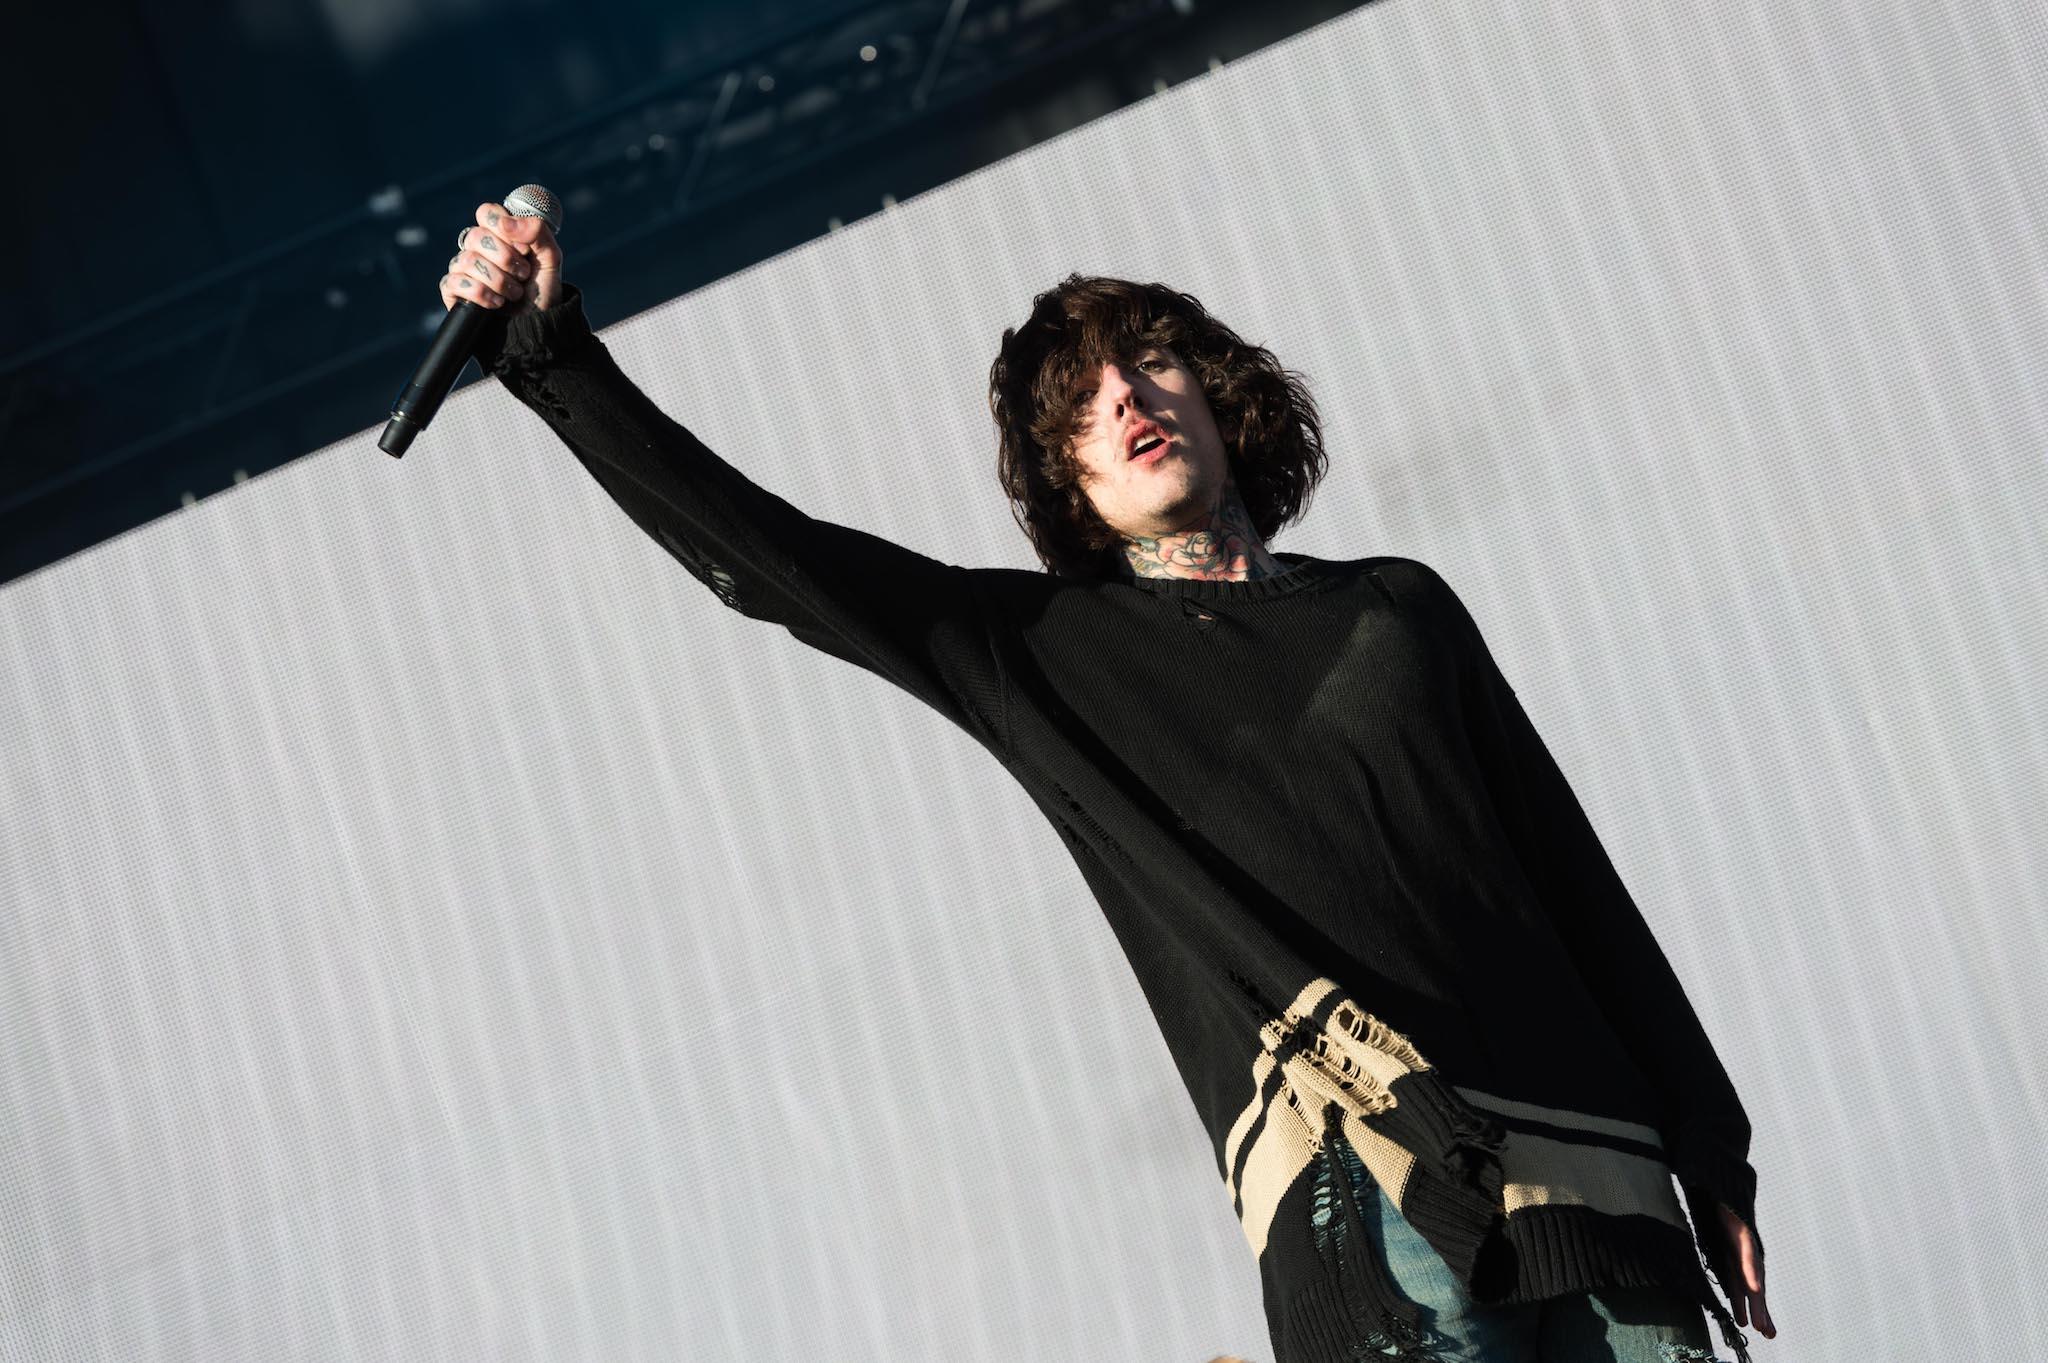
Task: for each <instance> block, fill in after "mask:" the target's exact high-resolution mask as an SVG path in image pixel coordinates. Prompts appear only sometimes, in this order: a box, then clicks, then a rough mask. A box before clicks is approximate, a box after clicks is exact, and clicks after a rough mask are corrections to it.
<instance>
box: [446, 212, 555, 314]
mask: <svg viewBox="0 0 2048 1363" xmlns="http://www.w3.org/2000/svg"><path fill="white" fill-rule="evenodd" d="M561 296H562V248H561V247H560V246H558V245H556V244H555V233H554V229H553V228H551V227H549V226H548V225H547V223H546V222H545V221H543V220H542V219H540V218H522V217H518V216H515V215H514V214H511V213H507V212H506V211H505V206H504V205H503V204H494V203H485V204H478V205H477V210H476V225H475V226H473V227H465V228H463V229H462V249H461V250H459V251H457V252H456V253H455V258H454V259H452V260H450V261H449V262H448V273H447V274H445V275H443V276H441V306H442V307H444V308H452V307H454V306H455V305H456V304H457V303H458V302H460V301H462V300H463V299H465V298H466V299H468V300H469V301H470V302H472V303H475V304H477V305H479V306H480V307H486V308H505V309H506V310H508V311H510V312H523V311H525V310H526V308H528V307H529V306H531V307H536V308H539V309H541V310H542V311H543V312H545V311H546V310H547V309H549V308H551V307H553V306H554V305H555V302H556V300H557V299H559V298H560V297H561Z"/></svg>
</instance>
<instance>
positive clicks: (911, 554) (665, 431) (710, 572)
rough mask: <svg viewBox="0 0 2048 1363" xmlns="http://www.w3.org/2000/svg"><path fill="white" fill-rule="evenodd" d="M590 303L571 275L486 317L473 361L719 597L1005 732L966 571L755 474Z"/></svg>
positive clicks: (981, 732) (983, 623) (990, 732)
mask: <svg viewBox="0 0 2048 1363" xmlns="http://www.w3.org/2000/svg"><path fill="white" fill-rule="evenodd" d="M583 302H584V299H583V294H582V291H581V290H580V289H578V288H577V287H576V286H575V285H573V284H569V285H566V286H565V288H564V292H563V296H562V298H561V299H560V300H559V301H558V302H557V303H556V304H555V306H553V307H551V308H549V309H547V310H546V311H545V312H543V311H539V310H535V309H528V310H526V311H524V312H519V313H515V314H512V315H511V316H509V317H503V318H493V319H492V321H491V323H490V324H489V325H488V326H486V327H485V329H484V332H483V335H482V337H481V338H480V340H479V342H478V344H477V348H476V355H477V359H478V361H479V363H481V364H482V365H483V366H484V368H485V370H486V371H487V372H489V373H491V374H494V375H496V376H497V378H498V380H499V382H500V383H502V384H503V385H504V386H505V387H506V388H507V389H509V390H510V391H511V392H512V394H513V395H514V396H515V397H517V398H518V399H519V401H520V402H521V403H523V404H525V406H526V407H527V408H529V409H530V410H532V411H533V412H534V413H535V414H536V415H538V416H539V417H540V418H541V419H542V420H543V421H545V422H546V423H547V424H548V426H549V427H550V428H552V429H553V431H554V432H555V434H556V435H557V436H559V437H560V438H561V440H562V443H563V444H565V445H567V446H568V447H569V452H570V453H571V454H573V455H575V456H576V458H577V459H578V461H580V462H581V463H582V465H583V467H584V468H585V469H587V470H588V471H589V473H590V475H591V477H593V478H595V479H596V480H597V482H598V484H599V485H600V486H601V487H603V488H604V490H605V492H606V493H608V494H609V495H610V496H611V498H612V500H613V501H614V502H616V503H618V505H619V507H620V509H622V510H623V511H624V512H625V513H626V514H627V516H629V517H631V518H632V520H633V522H634V523H635V524H636V525H638V526H639V527H640V528H641V530H643V531H645V532H646V533H647V535H648V536H649V537H650V538H652V539H653V540H654V541H655V542H656V543H657V544H659V545H661V546H662V548H664V549H665V550H667V551H668V553H669V554H670V555H671V556H672V557H674V558H675V559H676V561H677V562H679V563H681V564H682V565H683V567H684V568H686V569H687V570H689V572H690V573H691V574H692V575H693V576H694V577H696V578H697V580H698V581H700V582H702V583H703V584H704V585H705V586H707V587H709V588H710V589H711V591H712V592H713V594H715V595H716V596H717V597H718V599H719V600H720V601H721V602H723V603H724V604H725V605H726V606H728V607H729V608H731V609H733V610H735V611H737V612H739V613H740V614H741V615H744V616H747V617H749V618H750V619H755V620H764V621H768V622H771V623H774V624H777V625H780V626H782V627H783V628H784V629H786V630H788V631H789V633H790V635H791V636H792V637H794V638H796V639H797V640H799V641H800V642H802V643H805V644H808V645H809V646H811V647H813V648H816V649H819V650H821V651H823V652H825V653H829V654H831V655H832V656H834V657H836V658H840V659H843V660H845V661H847V662H851V663H854V664H856V665H858V666H860V667H864V668H866V669H867V670H869V671H871V672H874V673H875V674H877V675H878V676H881V677H883V678H884V679H886V680H888V681H890V682H892V683H894V684H895V685H896V686H899V687H901V688H902V689H903V690H905V691H907V692H909V693H910V694H911V695H913V696H915V697H917V698H918V699H919V700H921V701H923V702H925V703H926V704H927V705H930V706H932V707H933V708H934V709H936V710H938V711H939V712H940V713H941V714H944V715H945V716H946V717H947V718H948V719H950V720H952V721H953V722H954V723H955V724H957V725H959V726H960V727H961V728H963V729H965V730H967V732H968V733H970V734H972V735H974V736H975V737H976V738H978V739H981V740H983V741H984V742H987V743H991V744H995V745H998V746H1000V745H1001V744H1003V743H1005V742H1006V737H1005V735H1004V734H1003V732H1002V716H1003V700H1002V696H1003V692H1002V678H1001V672H1000V670H999V668H998V666H997V664H996V661H995V656H994V650H993V647H992V645H991V641H990V633H989V627H988V615H987V612H986V611H985V609H984V607H983V603H982V599H981V597H980V596H979V594H978V593H977V591H976V589H975V584H974V581H973V574H972V573H971V572H970V571H969V570H967V569H965V568H961V567H957V566H954V565H951V564H946V563H941V562H939V561H937V560H935V559H931V558H928V557H926V556H924V555H923V554H919V553H917V552H915V551H914V550H911V549H907V548H905V547H903V546H902V545H899V544H895V543H892V542H891V541H888V540H885V539H882V538H879V537H878V536H875V535H871V534H868V533H866V532H865V531H861V530H855V529H851V528H849V527H847V526H843V525H835V524H833V523H832V522H830V521H824V520H819V519H817V518H815V517H812V516H808V515H805V514H804V513H803V512H802V511H799V510H798V509H797V508H795V507H794V506H791V505H790V504H789V503H788V502H786V501H784V500H783V499H782V498H780V497H778V496H776V495H774V494H773V493H771V492H769V491H767V490H766V489H765V488H762V487H760V486H759V485H757V484H756V483H754V482H752V481H751V480H749V479H748V478H747V477H746V476H745V475H743V474H741V473H740V472H739V470H737V469H735V468H734V467H733V466H732V465H731V464H729V463H727V462H726V461H725V460H723V459H721V458H720V457H719V456H718V455H716V454H714V453H712V451H711V450H710V449H708V448H706V446H705V445H704V443H703V442H702V441H700V440H698V439H697V437H696V436H694V435H692V434H691V433H690V432H689V431H688V430H686V429H685V428H684V427H683V426H681V425H680V424H678V423H677V422H676V421H674V420H673V419H671V418H670V417H669V416H668V415H667V414H666V413H664V412H663V411H662V410H661V409H660V408H659V407H657V406H655V404H654V403H653V401H652V400H651V399H649V398H648V397H647V395H646V394H645V393H643V392H641V391H640V389H639V388H638V387H637V386H636V385H635V384H634V383H633V381H632V380H631V379H629V378H627V377H626V375H625V374H624V373H623V372H621V371H620V369H619V367H618V365H617V364H616V363H615V362H614V361H613V359H612V356H611V353H610V351H609V350H608V349H607V348H606V347H605V345H604V342H603V341H602V340H600V339H599V338H598V337H597V335H596V333H595V332H593V331H592V330H591V327H590V323H589V320H588V318H587V317H586V315H585V313H584V308H583Z"/></svg>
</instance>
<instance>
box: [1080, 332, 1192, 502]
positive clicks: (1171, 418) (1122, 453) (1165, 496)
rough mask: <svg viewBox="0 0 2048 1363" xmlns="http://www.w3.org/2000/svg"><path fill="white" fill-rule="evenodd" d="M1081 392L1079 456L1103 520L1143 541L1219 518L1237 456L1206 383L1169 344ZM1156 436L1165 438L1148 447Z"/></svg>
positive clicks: (1117, 364)
mask: <svg viewBox="0 0 2048 1363" xmlns="http://www.w3.org/2000/svg"><path fill="white" fill-rule="evenodd" d="M1081 387H1082V390H1083V401H1082V404H1081V417H1082V425H1081V430H1080V433H1079V434H1078V435H1076V436H1075V437H1074V453H1075V456H1076V457H1077V458H1078V459H1079V460H1080V463H1081V470H1082V473H1081V486H1082V489H1083V490H1084V491H1085V492H1086V493H1087V495H1088V500H1089V501H1090V502H1092V503H1093V504H1094V506H1095V511H1096V514H1097V515H1099V516H1101V517H1102V519H1103V520H1104V521H1106V522H1108V523H1109V525H1110V527H1111V528H1112V529H1114V530H1115V531H1116V532H1117V533H1118V534H1121V535H1123V536H1125V537H1126V538H1128V539H1141V538H1155V537H1157V536H1160V535H1170V534H1173V533H1174V532H1175V531H1178V530H1182V529H1185V528H1187V527H1188V526H1189V525H1190V524H1191V523H1194V522H1197V521H1200V520H1203V519H1205V518H1207V517H1208V516H1210V515H1212V514H1214V512H1215V511H1216V508H1217V506H1218V504H1219V503H1220V502H1221V500H1222V496H1223V488H1224V485H1225V483H1226V482H1227V480H1228V479H1229V476H1230V457H1229V453H1228V452H1227V451H1226V450H1225V449H1224V448H1223V437H1222V435H1221V434H1219V433H1218V431H1217V429H1216V417H1215V414H1214V413H1212V412H1211V411H1210V410H1209V400H1208V398H1207V397H1205V396H1204V395H1203V393H1202V386H1201V384H1200V383H1198V382H1197V381H1196V379H1195V375H1194V372H1193V371H1192V370H1190V369H1189V368H1188V367H1187V366H1186V365H1185V364H1183V363H1182V362H1181V359H1180V357H1179V356H1178V355H1176V354H1174V352H1173V351H1171V350H1169V349H1166V348H1165V347H1163V346H1154V347H1150V348H1147V349H1144V350H1140V351H1138V352H1137V353H1136V354H1135V355H1133V356H1132V357H1131V358H1130V359H1129V360H1128V361H1112V362H1110V363H1108V364H1105V365H1103V366H1102V371H1101V372H1100V373H1099V374H1097V375H1096V376H1095V377H1094V378H1093V379H1092V380H1090V379H1086V378H1084V379H1082V380H1081ZM1091 388H1092V390H1093V391H1092V392H1090V391H1088V390H1090V389H1091ZM1153 435H1158V436H1160V437H1162V439H1161V440H1160V442H1159V443H1158V444H1156V445H1155V446H1153V447H1152V448H1150V449H1145V448H1143V447H1144V446H1145V442H1146V440H1147V439H1148V438H1150V437H1151V436H1153Z"/></svg>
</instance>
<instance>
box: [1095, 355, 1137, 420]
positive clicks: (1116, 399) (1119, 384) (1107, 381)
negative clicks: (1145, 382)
mask: <svg viewBox="0 0 2048 1363" xmlns="http://www.w3.org/2000/svg"><path fill="white" fill-rule="evenodd" d="M1102 393H1103V396H1104V397H1107V398H1108V399H1109V400H1110V402H1111V403H1112V404H1113V405H1114V406H1115V408H1116V413H1117V415H1118V416H1122V415H1123V413H1124V409H1125V408H1127V407H1128V408H1130V409H1132V410H1134V411H1139V412H1142V411H1144V410H1145V400H1144V398H1143V397H1141V396H1140V395H1139V393H1138V390H1137V388H1136V386H1135V385H1133V384H1132V383H1131V381H1130V378H1129V377H1128V376H1127V375H1126V374H1125V373H1124V371H1123V367H1122V366H1121V365H1115V364H1109V365H1104V366H1103V369H1102Z"/></svg>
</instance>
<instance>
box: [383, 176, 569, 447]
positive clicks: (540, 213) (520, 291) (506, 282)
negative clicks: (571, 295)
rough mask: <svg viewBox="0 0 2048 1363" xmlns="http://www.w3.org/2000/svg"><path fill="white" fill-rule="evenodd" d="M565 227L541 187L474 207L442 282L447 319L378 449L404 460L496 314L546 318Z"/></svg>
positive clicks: (557, 294) (554, 297)
mask: <svg viewBox="0 0 2048 1363" xmlns="http://www.w3.org/2000/svg"><path fill="white" fill-rule="evenodd" d="M561 225H562V208H561V205H560V204H558V203H556V202H555V197H554V195H552V194H550V193H548V192H547V191H546V190H545V189H542V188H541V187H540V186H539V185H521V186H520V187H519V188H518V189H515V190H513V191H512V192H511V193H510V194H507V195H506V196H505V202H504V203H503V204H495V203H484V204H479V205H477V210H476V222H475V223H474V224H473V225H471V226H469V227H465V228H463V229H462V231H461V232H459V233H457V234H456V238H455V244H456V253H455V256H454V257H453V258H452V259H451V260H449V262H448V273H447V274H445V275H443V276H442V277H441V303H442V305H443V306H444V307H446V308H447V310H448V315H447V316H446V317H445V318H443V319H442V322H441V329H440V330H439V331H437V332H435V333H434V340H433V344H431V345H430V346H428V347H427V357H426V359H424V360H422V361H420V367H419V368H418V369H417V370H415V371H414V373H413V376H412V381H411V382H410V383H408V384H406V386H405V387H404V388H403V389H402V390H400V392H399V395H398V400H397V401H396V402H394V403H393V404H392V407H391V420H390V422H389V423H388V424H387V425H386V426H385V427H384V434H383V436H382V437H381V438H380V439H379V440H378V441H377V448H379V449H381V450H383V451H384V452H385V453H386V454H389V455H390V456H391V457H392V458H394V459H397V458H402V457H403V456H404V454H405V450H406V447H407V446H408V445H410V444H412V441H413V437H414V436H416V435H418V434H419V433H420V432H421V431H424V430H425V429H426V428H427V423H428V422H430V421H432V420H433V419H434V413H435V412H437V411H439V410H440V407H441V402H442V399H444V398H446V397H447V396H448V390H449V389H450V388H452V387H454V386H455V379H456V376H457V375H459V374H460V373H461V372H462V367H463V366H464V365H465V364H467V363H469V357H470V352H471V351H472V350H474V349H475V347H476V340H477V336H478V334H479V333H480V332H481V331H482V330H483V328H484V324H485V323H486V322H488V321H489V320H490V314H491V312H492V311H493V310H499V309H502V310H504V311H505V312H506V313H507V314H508V315H510V314H516V313H519V312H523V311H526V310H527V309H528V308H539V309H541V310H542V311H546V310H547V309H548V308H550V307H553V306H554V305H555V303H556V302H557V301H559V300H560V299H561V296H562V248H561V247H560V246H559V245H558V244H557V243H556V241H555V233H556V232H557V231H558V230H559V229H560V228H561Z"/></svg>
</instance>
